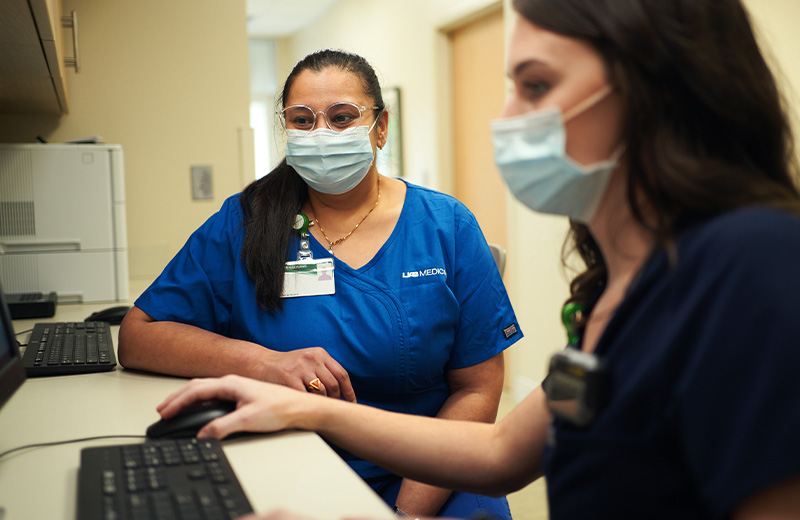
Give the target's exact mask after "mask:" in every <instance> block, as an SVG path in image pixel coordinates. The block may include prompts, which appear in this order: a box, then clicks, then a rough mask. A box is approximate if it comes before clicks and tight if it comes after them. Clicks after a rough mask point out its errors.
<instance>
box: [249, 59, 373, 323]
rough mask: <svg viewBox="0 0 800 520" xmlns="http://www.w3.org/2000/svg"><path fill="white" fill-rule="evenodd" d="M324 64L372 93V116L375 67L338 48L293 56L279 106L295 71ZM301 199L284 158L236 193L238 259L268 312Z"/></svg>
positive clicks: (302, 186) (299, 184)
mask: <svg viewBox="0 0 800 520" xmlns="http://www.w3.org/2000/svg"><path fill="white" fill-rule="evenodd" d="M330 67H334V68H337V69H341V70H343V71H346V72H350V73H352V74H354V75H356V76H357V77H358V78H359V79H360V80H361V84H362V87H363V88H364V93H365V94H367V96H369V97H371V98H372V104H373V105H374V106H377V107H379V110H378V111H377V112H376V118H377V117H378V116H377V114H380V112H381V111H382V110H383V109H384V103H383V97H382V96H381V87H380V83H379V82H378V77H377V76H376V74H375V70H374V69H373V68H372V66H371V65H370V64H369V63H368V62H367V60H365V59H364V58H362V57H361V56H358V55H356V54H352V53H349V52H345V51H341V50H331V49H326V50H321V51H317V52H314V53H312V54H309V55H308V56H306V57H305V58H303V59H302V60H301V61H299V62H298V63H297V65H295V66H294V68H293V69H292V72H291V73H290V74H289V77H288V78H286V83H284V85H283V90H282V92H281V96H280V98H279V100H278V103H279V105H280V106H281V108H285V107H286V99H287V98H288V97H289V92H290V91H291V89H292V85H293V84H294V82H295V80H296V79H297V76H299V75H300V73H301V72H303V71H305V70H313V71H315V72H321V71H323V70H325V69H327V68H330ZM307 198H308V190H307V186H306V183H305V182H304V181H303V179H301V178H300V176H299V175H298V174H297V172H295V171H294V168H292V167H291V166H289V165H288V164H286V159H284V160H283V161H281V163H280V164H279V165H278V166H276V167H275V169H274V170H272V171H271V172H270V173H269V174H267V175H265V176H264V177H262V178H261V179H258V180H256V181H254V182H252V183H250V184H249V185H248V186H247V187H246V188H245V189H244V191H243V192H242V194H241V197H240V203H241V205H242V212H243V213H244V243H243V244H242V263H243V264H244V265H245V267H246V268H247V274H248V275H250V278H252V279H253V283H254V284H255V289H256V301H258V304H259V305H260V306H261V307H263V308H264V309H267V310H269V311H279V310H281V309H282V308H283V302H282V301H281V293H282V292H283V273H284V263H285V262H286V259H287V255H288V249H289V244H290V242H291V239H292V234H293V233H294V230H293V229H292V223H293V221H294V217H295V215H297V213H298V212H299V211H300V208H301V207H302V206H303V203H305V201H306V199H307Z"/></svg>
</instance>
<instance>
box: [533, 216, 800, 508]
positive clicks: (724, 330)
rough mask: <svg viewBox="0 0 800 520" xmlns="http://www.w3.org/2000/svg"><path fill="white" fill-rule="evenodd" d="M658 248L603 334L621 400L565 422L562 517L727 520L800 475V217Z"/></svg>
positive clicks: (556, 435)
mask: <svg viewBox="0 0 800 520" xmlns="http://www.w3.org/2000/svg"><path fill="white" fill-rule="evenodd" d="M676 252H677V256H676V257H675V258H676V261H675V262H674V263H673V262H671V261H670V257H669V255H668V254H667V253H666V252H665V251H658V252H656V253H655V254H654V255H653V256H652V257H651V259H650V260H649V261H648V262H647V264H646V265H645V267H644V268H643V271H642V274H641V276H640V278H639V279H638V281H637V282H636V283H635V284H634V285H633V286H632V287H631V288H630V290H629V292H628V294H627V295H626V297H625V299H624V301H623V302H622V303H621V305H620V306H619V308H618V309H617V311H616V313H615V315H614V317H613V318H612V320H611V321H610V322H609V324H608V327H607V328H606V330H605V331H604V332H603V335H602V336H601V338H600V340H599V342H598V344H597V347H596V350H595V353H596V354H597V355H598V356H600V357H602V358H603V359H604V360H605V361H606V362H607V364H608V367H609V370H610V371H611V380H612V383H611V397H610V401H609V403H608V405H607V406H606V407H605V409H604V410H603V411H602V412H601V413H600V415H599V416H598V417H597V419H596V420H595V422H594V423H593V424H592V425H590V426H588V427H586V428H577V427H574V426H571V425H569V424H567V423H565V422H563V421H560V420H556V421H555V422H554V424H553V426H552V431H551V435H550V440H551V442H550V445H549V446H548V448H547V450H546V454H545V467H544V471H545V476H546V478H547V489H548V495H549V504H550V514H551V518H553V520H560V519H575V518H592V519H615V520H617V519H628V518H631V519H634V518H635V519H640V518H647V519H654V520H658V519H670V520H672V519H676V518H680V519H682V520H686V519H695V518H696V519H701V518H702V519H724V518H730V516H731V514H732V512H733V511H734V510H735V508H736V507H737V506H738V505H740V504H741V503H742V502H743V501H744V500H746V499H747V498H750V497H752V496H753V495H754V494H755V493H757V492H759V491H761V490H764V489H766V488H768V487H770V486H774V485H777V484H779V483H780V482H781V481H783V480H786V479H788V478H792V477H794V478H797V477H800V445H799V444H798V443H799V442H800V404H799V403H800V377H798V370H800V340H798V338H800V319H798V313H800V218H798V217H797V216H794V215H789V214H787V213H783V212H779V211H776V210H770V209H764V208H750V209H744V210H739V211H736V212H732V213H730V214H727V215H723V216H720V217H717V218H715V219H713V220H711V221H710V222H707V223H705V224H702V225H700V226H698V227H696V228H694V229H692V230H690V231H688V232H687V233H685V234H684V235H683V236H681V237H679V239H678V242H677V250H676Z"/></svg>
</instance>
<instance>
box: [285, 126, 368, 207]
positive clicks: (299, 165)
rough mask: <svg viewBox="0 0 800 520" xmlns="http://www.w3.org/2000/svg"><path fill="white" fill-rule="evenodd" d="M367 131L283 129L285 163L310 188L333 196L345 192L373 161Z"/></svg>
mask: <svg viewBox="0 0 800 520" xmlns="http://www.w3.org/2000/svg"><path fill="white" fill-rule="evenodd" d="M370 130H372V128H371V127H366V126H357V127H354V128H348V129H347V130H343V131H341V132H336V131H334V130H331V129H329V128H318V129H316V130H312V131H311V132H305V131H302V130H291V129H290V130H286V162H287V164H289V166H291V167H292V168H294V169H295V171H296V172H297V173H298V175H300V177H302V178H303V180H304V181H306V184H308V185H309V186H310V187H311V188H313V189H315V190H317V191H319V192H322V193H328V194H335V195H338V194H341V193H347V192H348V191H350V190H352V189H353V188H355V187H356V186H357V185H358V183H359V182H361V181H362V180H363V179H364V177H365V176H366V175H367V172H368V171H369V169H370V167H371V166H372V163H373V162H374V161H375V154H374V153H373V151H372V142H371V141H370V139H369V132H370Z"/></svg>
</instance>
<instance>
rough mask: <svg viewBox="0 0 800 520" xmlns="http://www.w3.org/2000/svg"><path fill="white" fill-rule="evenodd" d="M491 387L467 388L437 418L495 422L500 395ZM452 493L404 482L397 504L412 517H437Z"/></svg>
mask: <svg viewBox="0 0 800 520" xmlns="http://www.w3.org/2000/svg"><path fill="white" fill-rule="evenodd" d="M488 386H489V387H488V388H475V389H469V388H464V389H461V390H459V391H457V392H455V393H453V394H451V395H450V397H449V398H448V399H447V401H445V404H444V405H443V406H442V409H441V410H440V411H439V413H438V414H437V417H439V418H444V419H456V420H464V421H477V422H487V423H491V422H494V420H495V418H496V417H497V409H498V405H499V395H497V392H496V391H495V389H494V388H492V387H493V386H494V385H491V384H490V385H488ZM450 493H451V490H449V489H446V488H440V487H435V486H431V485H428V484H424V483H422V482H418V481H416V480H411V479H408V478H406V479H404V480H403V483H402V484H401V487H400V492H399V494H398V495H397V500H396V501H395V504H396V505H397V507H399V508H400V509H402V510H403V511H405V512H406V513H408V514H409V515H410V516H415V517H416V516H434V515H436V513H437V512H438V511H439V510H440V509H441V508H442V506H443V505H444V503H445V502H446V501H447V499H448V498H449V497H450Z"/></svg>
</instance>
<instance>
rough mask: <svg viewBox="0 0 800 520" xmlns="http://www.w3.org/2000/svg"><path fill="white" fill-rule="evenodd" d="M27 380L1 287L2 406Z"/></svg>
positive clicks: (0, 359) (0, 397)
mask: <svg viewBox="0 0 800 520" xmlns="http://www.w3.org/2000/svg"><path fill="white" fill-rule="evenodd" d="M23 381H25V368H23V366H22V359H21V358H20V356H19V348H18V347H17V338H16V336H15V335H14V325H13V324H12V323H11V314H10V313H9V312H8V306H7V305H6V301H5V298H4V297H3V288H2V287H0V408H2V407H3V405H4V404H6V401H8V399H9V398H10V397H11V395H12V394H13V393H14V392H15V391H16V390H17V388H19V387H20V386H21V385H22V382H23Z"/></svg>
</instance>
